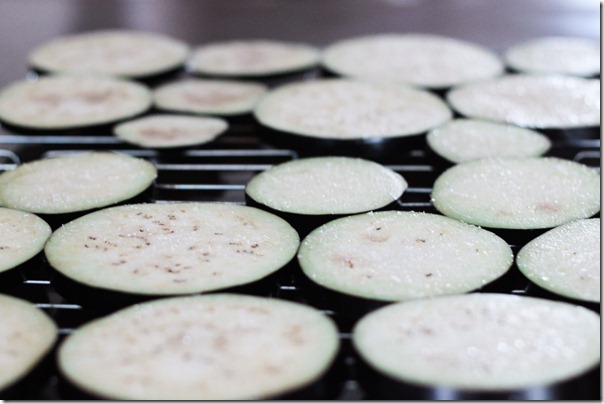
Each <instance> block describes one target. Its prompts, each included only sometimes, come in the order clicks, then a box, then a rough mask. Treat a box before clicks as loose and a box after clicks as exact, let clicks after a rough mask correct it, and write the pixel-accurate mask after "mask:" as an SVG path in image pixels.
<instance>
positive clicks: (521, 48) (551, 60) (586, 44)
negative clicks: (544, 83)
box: [504, 37, 600, 77]
mask: <svg viewBox="0 0 604 404" xmlns="http://www.w3.org/2000/svg"><path fill="white" fill-rule="evenodd" d="M504 59H505V63H506V64H507V65H508V66H509V67H511V68H512V69H514V70H516V71H520V72H525V73H541V74H550V73H558V74H567V75H572V76H580V77H591V76H596V75H599V73H600V45H599V43H598V42H597V41H594V40H591V39H587V38H578V37H540V38H533V39H530V40H527V41H525V42H521V43H519V44H516V45H514V46H512V47H510V48H508V49H507V50H506V51H505V54H504Z"/></svg>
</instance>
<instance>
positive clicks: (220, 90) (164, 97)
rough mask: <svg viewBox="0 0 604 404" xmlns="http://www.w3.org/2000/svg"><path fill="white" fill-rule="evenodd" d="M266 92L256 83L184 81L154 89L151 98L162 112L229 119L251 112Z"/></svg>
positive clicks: (263, 87) (203, 80) (263, 86)
mask: <svg viewBox="0 0 604 404" xmlns="http://www.w3.org/2000/svg"><path fill="white" fill-rule="evenodd" d="M267 91H268V89H267V87H266V86H265V85H264V84H260V83H250V82H244V81H236V80H205V79H186V80H181V81H177V82H173V83H168V84H165V85H163V86H160V87H158V88H156V89H155V91H154V93H153V98H154V101H155V106H156V107H157V108H158V109H160V110H164V111H172V112H184V113H190V114H202V115H219V116H232V115H244V114H248V113H250V112H252V110H253V109H254V107H255V106H256V104H257V103H258V101H259V100H260V98H261V97H262V96H264V94H265V93H266V92H267Z"/></svg>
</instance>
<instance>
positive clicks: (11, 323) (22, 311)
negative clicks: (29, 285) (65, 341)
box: [0, 294, 58, 394]
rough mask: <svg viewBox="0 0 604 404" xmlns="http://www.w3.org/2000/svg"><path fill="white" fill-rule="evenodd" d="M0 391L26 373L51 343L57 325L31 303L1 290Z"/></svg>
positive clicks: (43, 355) (47, 349)
mask: <svg viewBox="0 0 604 404" xmlns="http://www.w3.org/2000/svg"><path fill="white" fill-rule="evenodd" d="M0 336H1V338H0V394H2V392H3V391H6V390H7V389H10V388H12V387H14V385H15V383H18V382H19V381H20V380H21V379H23V378H24V377H26V376H27V375H28V374H29V373H30V372H31V371H32V370H33V369H34V368H35V367H36V366H37V365H38V363H40V361H41V360H42V359H43V358H44V357H45V356H46V354H48V352H49V351H50V350H51V349H52V347H53V346H54V344H55V342H56V340H57V337H58V328H57V325H56V324H55V323H54V321H53V320H52V319H51V318H50V317H49V316H48V315H47V314H46V313H44V312H43V311H42V310H40V309H38V308H37V307H36V306H35V305H34V304H32V303H30V302H28V301H25V300H22V299H19V298H16V297H13V296H9V295H4V294H0Z"/></svg>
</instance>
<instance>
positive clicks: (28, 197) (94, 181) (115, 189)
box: [0, 152, 157, 215]
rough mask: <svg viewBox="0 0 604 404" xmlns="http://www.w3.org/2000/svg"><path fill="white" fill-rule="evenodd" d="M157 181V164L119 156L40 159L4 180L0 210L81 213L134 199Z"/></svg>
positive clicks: (0, 179) (1, 179)
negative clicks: (3, 207) (4, 207)
mask: <svg viewBox="0 0 604 404" xmlns="http://www.w3.org/2000/svg"><path fill="white" fill-rule="evenodd" d="M156 177H157V170H156V169H155V166H154V165H153V164H152V163H150V162H148V161H145V160H143V159H139V158H135V157H131V156H128V155H125V154H119V153H108V152H93V153H83V154H74V155H68V156H62V157H54V158H48V159H42V160H36V161H33V162H29V163H25V164H21V165H20V166H18V167H17V168H16V169H14V170H12V171H7V172H5V173H3V174H1V175H0V205H2V206H6V207H8V208H13V209H19V210H23V211H26V212H32V213H39V214H48V215H58V214H64V213H72V212H81V211H86V210H90V209H94V208H101V207H105V206H109V205H113V204H116V203H119V202H123V201H126V200H129V199H131V198H133V197H135V196H137V195H139V194H141V193H142V192H143V191H145V190H146V189H148V188H149V187H150V186H151V184H152V183H153V181H154V180H155V178H156Z"/></svg>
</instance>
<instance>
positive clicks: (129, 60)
mask: <svg viewBox="0 0 604 404" xmlns="http://www.w3.org/2000/svg"><path fill="white" fill-rule="evenodd" d="M188 55H189V47H188V45H187V44H185V43H184V42H182V41H179V40H176V39H173V38H170V37H167V36H165V35H161V34H157V33H152V32H137V31H128V30H107V31H93V32H84V33H78V34H74V35H69V36H65V37H61V38H57V39H54V40H53V41H51V42H48V43H45V44H43V45H41V46H40V47H38V48H37V49H35V50H34V51H33V52H32V53H31V54H30V56H29V62H30V64H31V66H32V67H33V68H35V69H37V70H41V71H44V72H52V73H93V74H107V75H115V76H123V77H131V78H146V77H150V76H155V75H159V74H162V73H166V72H169V71H171V70H175V69H177V68H179V67H181V66H182V65H183V64H184V62H185V60H186V59H187V57H188Z"/></svg>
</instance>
